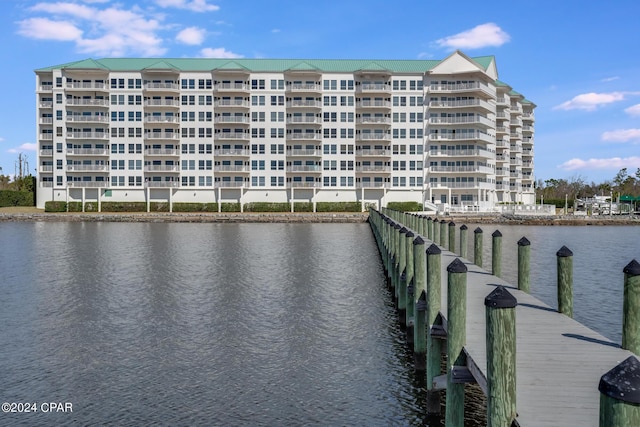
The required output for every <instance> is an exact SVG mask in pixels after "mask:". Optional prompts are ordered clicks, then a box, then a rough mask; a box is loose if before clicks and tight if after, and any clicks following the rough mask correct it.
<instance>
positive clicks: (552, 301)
mask: <svg viewBox="0 0 640 427" xmlns="http://www.w3.org/2000/svg"><path fill="white" fill-rule="evenodd" d="M459 225H462V223H460V224H458V226H457V227H456V233H459ZM467 226H468V227H469V230H468V231H467V241H468V244H469V248H468V250H467V251H468V252H467V254H468V257H469V258H471V259H473V239H474V235H473V234H474V233H473V231H474V229H475V228H476V227H480V228H481V229H482V230H483V264H484V268H485V269H487V270H491V241H492V237H491V234H492V233H493V232H494V231H495V230H500V232H501V233H502V256H503V261H502V271H503V276H504V279H505V280H507V281H508V282H510V283H512V284H517V283H518V246H517V242H518V240H520V238H522V237H523V236H524V237H526V238H527V239H529V241H530V242H531V293H532V294H533V295H534V296H536V297H537V298H539V299H541V300H542V301H544V302H545V303H546V304H548V305H550V306H551V307H553V308H557V307H558V303H557V257H556V252H558V250H559V249H560V248H561V247H562V246H563V245H564V246H567V247H568V248H569V249H570V250H571V251H572V252H573V297H574V301H573V317H574V318H575V319H576V320H578V321H579V322H581V323H583V324H585V325H587V326H588V327H590V328H591V329H593V330H595V331H597V332H599V333H600V334H602V335H604V336H605V337H607V338H609V339H611V340H613V341H614V342H616V343H618V344H620V342H621V340H622V299H623V283H624V275H623V273H622V270H623V268H624V267H625V266H626V265H627V264H628V263H629V262H630V261H631V260H632V259H634V258H635V259H637V260H640V227H637V226H575V227H568V226H563V227H556V226H546V227H545V226H508V225H489V224H481V225H477V224H471V225H469V224H468V225H467ZM458 236H459V235H457V236H456V237H457V239H456V243H457V244H459V240H458V238H459V237H458Z"/></svg>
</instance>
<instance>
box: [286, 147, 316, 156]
mask: <svg viewBox="0 0 640 427" xmlns="http://www.w3.org/2000/svg"><path fill="white" fill-rule="evenodd" d="M287 156H301V157H320V156H322V150H305V149H291V150H287Z"/></svg>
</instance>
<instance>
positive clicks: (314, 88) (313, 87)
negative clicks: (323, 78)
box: [287, 83, 322, 92]
mask: <svg viewBox="0 0 640 427" xmlns="http://www.w3.org/2000/svg"><path fill="white" fill-rule="evenodd" d="M287 92H322V86H320V85H319V84H315V83H292V84H290V85H287Z"/></svg>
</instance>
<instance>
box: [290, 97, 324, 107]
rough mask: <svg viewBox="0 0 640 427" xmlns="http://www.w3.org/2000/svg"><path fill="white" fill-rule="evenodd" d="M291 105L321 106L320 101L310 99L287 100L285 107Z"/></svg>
mask: <svg viewBox="0 0 640 427" xmlns="http://www.w3.org/2000/svg"><path fill="white" fill-rule="evenodd" d="M293 107H307V108H309V107H311V108H320V107H322V103H321V102H320V101H316V100H312V99H294V100H292V101H288V102H287V108H293Z"/></svg>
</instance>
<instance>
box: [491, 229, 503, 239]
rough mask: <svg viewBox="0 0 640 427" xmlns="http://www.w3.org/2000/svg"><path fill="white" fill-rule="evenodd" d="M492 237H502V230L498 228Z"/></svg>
mask: <svg viewBox="0 0 640 427" xmlns="http://www.w3.org/2000/svg"><path fill="white" fill-rule="evenodd" d="M491 236H492V237H502V233H501V232H500V230H496V231H494V232H493V233H491Z"/></svg>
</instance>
